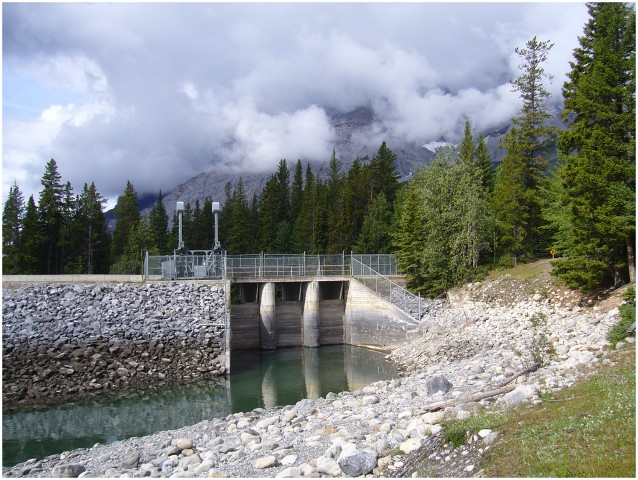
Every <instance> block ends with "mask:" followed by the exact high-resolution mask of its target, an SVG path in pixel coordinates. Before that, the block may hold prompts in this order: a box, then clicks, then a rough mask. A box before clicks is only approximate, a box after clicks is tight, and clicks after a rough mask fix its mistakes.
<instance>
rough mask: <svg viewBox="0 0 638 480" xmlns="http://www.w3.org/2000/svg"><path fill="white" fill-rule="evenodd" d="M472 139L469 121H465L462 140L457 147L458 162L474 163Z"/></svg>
mask: <svg viewBox="0 0 638 480" xmlns="http://www.w3.org/2000/svg"><path fill="white" fill-rule="evenodd" d="M474 154H475V148H474V138H473V137H472V128H471V127H470V119H469V118H468V119H466V120H465V130H464V134H463V140H462V141H461V146H460V147H459V157H458V158H459V161H461V162H466V163H471V162H473V161H474V158H475V157H474Z"/></svg>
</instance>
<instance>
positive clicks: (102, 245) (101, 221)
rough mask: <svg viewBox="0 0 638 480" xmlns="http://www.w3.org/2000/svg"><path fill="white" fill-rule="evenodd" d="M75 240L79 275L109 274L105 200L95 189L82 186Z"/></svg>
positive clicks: (93, 186) (85, 185)
mask: <svg viewBox="0 0 638 480" xmlns="http://www.w3.org/2000/svg"><path fill="white" fill-rule="evenodd" d="M77 203H78V209H77V210H78V212H77V218H76V223H77V229H76V230H75V231H76V232H77V238H78V242H79V249H78V250H79V254H80V259H81V262H80V267H81V268H80V271H79V272H80V273H87V274H91V273H108V272H109V243H110V242H109V240H110V237H109V234H108V230H107V224H106V218H105V216H104V204H105V203H106V199H105V198H104V197H102V195H100V193H99V192H98V191H97V189H96V188H95V183H91V185H90V186H87V184H86V183H85V184H84V189H83V191H82V194H81V195H80V196H79V197H78V200H77Z"/></svg>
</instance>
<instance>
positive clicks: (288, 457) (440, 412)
mask: <svg viewBox="0 0 638 480" xmlns="http://www.w3.org/2000/svg"><path fill="white" fill-rule="evenodd" d="M479 298H480V296H479V295H476V294H469V295H465V296H464V297H463V298H462V301H455V300H454V298H451V300H452V301H451V302H450V303H449V304H444V303H441V304H439V305H438V306H437V308H436V309H435V310H431V311H430V312H429V314H428V316H427V317H425V318H424V319H423V321H422V323H421V326H420V328H421V331H422V332H423V336H420V337H419V338H417V339H416V340H415V341H413V342H411V343H409V344H406V345H403V346H401V347H399V348H397V349H396V350H395V351H394V352H392V354H391V357H392V358H393V359H394V360H395V361H397V362H399V363H400V364H401V365H403V366H404V368H405V370H406V371H409V373H406V374H405V376H404V377H402V378H397V379H394V380H387V381H379V382H376V383H373V384H371V385H368V386H366V387H364V388H363V389H361V390H358V391H355V392H341V393H330V394H328V395H326V397H325V398H319V399H313V400H311V399H305V400H301V401H299V402H297V403H296V404H295V405H290V406H285V407H277V408H274V409H268V410H265V409H255V410H253V411H251V412H245V413H236V414H233V415H229V416H227V417H225V418H222V419H213V420H207V421H204V422H200V423H198V424H196V425H192V426H189V427H185V428H182V429H179V430H174V431H166V432H159V433H157V434H154V435H150V436H147V437H142V438H131V439H128V440H125V441H118V442H114V443H111V444H109V445H95V446H94V447H93V448H90V449H79V450H74V451H72V452H66V453H64V454H61V455H53V456H50V457H47V458H45V459H42V460H38V461H27V462H25V463H22V464H19V465H16V466H15V467H12V468H9V469H3V475H4V476H6V477H46V476H67V475H68V476H80V477H121V476H128V477H144V476H149V477H244V478H246V477H277V478H286V477H305V476H312V477H317V476H320V477H335V476H336V477H339V476H359V475H364V474H372V475H374V476H387V477H392V476H396V475H399V474H400V473H404V472H402V468H403V467H404V463H405V460H406V455H409V454H410V453H411V452H414V451H415V450H417V449H421V448H424V447H425V446H427V445H428V444H433V443H436V441H439V443H440V432H441V429H442V426H441V422H443V421H445V420H449V419H455V418H461V419H462V418H468V417H469V416H471V415H472V412H474V411H475V410H477V409H480V408H483V407H487V408H507V407H510V406H512V405H517V404H519V403H521V402H537V401H538V395H539V394H541V393H543V392H549V391H554V390H558V389H561V388H564V387H566V386H570V385H573V384H574V383H575V381H576V379H577V378H578V377H579V375H581V373H580V372H581V371H582V367H583V366H585V365H587V366H591V365H596V364H598V363H604V362H607V361H609V360H608V359H607V358H606V351H607V348H608V344H607V342H606V341H605V336H606V333H607V330H608V329H609V327H610V326H611V325H613V324H614V323H616V322H617V321H618V318H619V313H618V308H617V305H619V304H620V302H621V300H620V299H619V297H618V296H617V295H616V296H614V298H611V299H609V301H605V302H602V303H600V304H598V305H595V306H591V307H581V306H579V305H578V304H577V303H576V302H572V301H569V302H568V301H565V300H564V299H560V298H557V297H556V296H552V295H551V292H550V294H549V295H529V298H528V297H523V299H522V300H520V301H518V300H517V301H514V302H509V303H504V302H493V303H490V304H488V303H485V302H483V301H477V299H479ZM539 361H540V362H541V366H540V368H537V369H530V367H531V366H534V365H535V364H536V362H539ZM521 373H522V374H521ZM494 392H498V393H495V394H491V393H494ZM497 436H498V432H490V431H482V432H477V434H476V435H474V437H472V438H471V440H472V442H473V445H474V449H473V450H472V451H473V452H479V454H480V453H481V452H483V451H486V450H488V449H489V448H490V443H491V442H493V441H494V439H495V438H496V437H497ZM464 451H465V450H464ZM441 452H442V453H441ZM467 452H468V454H467V455H465V454H463V452H462V451H459V453H458V455H456V454H455V453H454V452H451V450H450V449H447V450H446V449H443V450H441V449H439V450H438V453H433V454H432V455H433V456H432V460H433V461H436V460H437V458H438V459H439V460H441V461H443V460H446V459H447V460H450V461H454V462H457V461H458V473H459V475H463V476H480V472H479V471H478V468H477V466H476V459H477V454H475V455H472V454H469V452H470V450H467ZM448 457H449V458H448ZM453 457H454V460H451V459H452V458H453Z"/></svg>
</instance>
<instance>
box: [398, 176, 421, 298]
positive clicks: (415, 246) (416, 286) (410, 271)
mask: <svg viewBox="0 0 638 480" xmlns="http://www.w3.org/2000/svg"><path fill="white" fill-rule="evenodd" d="M394 242H395V245H396V247H397V248H396V256H397V261H398V264H399V268H400V271H401V273H403V274H404V275H405V277H406V280H407V286H408V288H410V290H413V291H419V290H421V289H422V287H423V285H424V284H425V263H424V255H423V246H424V242H425V219H424V218H423V210H422V208H421V196H420V192H419V189H418V188H417V185H416V182H414V181H411V182H410V183H409V184H408V188H407V189H406V196H405V200H404V202H403V206H402V208H401V214H400V220H399V224H398V229H397V230H396V231H395V233H394Z"/></svg>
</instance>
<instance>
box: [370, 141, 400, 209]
mask: <svg viewBox="0 0 638 480" xmlns="http://www.w3.org/2000/svg"><path fill="white" fill-rule="evenodd" d="M396 159H397V156H396V155H395V154H394V152H393V151H392V150H390V148H388V146H387V145H386V143H385V142H383V143H382V144H381V146H380V147H379V151H378V152H377V155H376V156H375V157H374V158H373V159H372V160H371V161H370V199H371V200H374V198H375V197H376V196H377V195H379V194H380V193H383V194H384V195H385V198H386V199H387V201H388V202H390V204H392V203H394V199H395V197H396V193H397V190H399V186H400V184H399V177H400V175H399V172H397V168H396Z"/></svg>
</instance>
